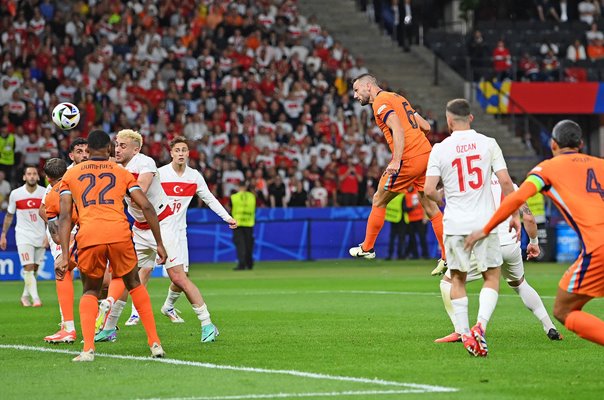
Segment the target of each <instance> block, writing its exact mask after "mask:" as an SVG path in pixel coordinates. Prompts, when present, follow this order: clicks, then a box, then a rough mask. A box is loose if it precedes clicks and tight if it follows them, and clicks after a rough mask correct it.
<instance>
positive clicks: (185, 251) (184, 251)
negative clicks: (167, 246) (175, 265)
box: [178, 229, 189, 272]
mask: <svg viewBox="0 0 604 400" xmlns="http://www.w3.org/2000/svg"><path fill="white" fill-rule="evenodd" d="M178 237H179V239H178V254H180V256H181V259H182V262H183V268H184V270H185V272H189V240H188V239H187V230H186V229H181V230H180V233H179V234H178Z"/></svg>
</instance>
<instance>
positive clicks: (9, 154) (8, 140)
mask: <svg viewBox="0 0 604 400" xmlns="http://www.w3.org/2000/svg"><path fill="white" fill-rule="evenodd" d="M15 161H16V160H15V135H13V134H12V133H10V132H9V130H8V126H6V125H5V124H1V125H0V171H1V172H2V173H3V174H4V177H5V179H7V180H9V181H11V182H12V181H13V179H15V176H14V172H15Z"/></svg>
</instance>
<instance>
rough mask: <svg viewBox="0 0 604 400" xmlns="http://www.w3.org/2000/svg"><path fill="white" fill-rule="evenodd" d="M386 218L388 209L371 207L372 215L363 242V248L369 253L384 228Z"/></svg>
mask: <svg viewBox="0 0 604 400" xmlns="http://www.w3.org/2000/svg"><path fill="white" fill-rule="evenodd" d="M385 218H386V209H385V208H378V207H371V213H370V214H369V218H367V230H366V231H365V240H364V241H363V244H362V248H363V250H364V251H369V250H371V249H373V246H375V241H376V240H377V237H378V235H379V233H380V231H381V230H382V227H383V226H384V219H385Z"/></svg>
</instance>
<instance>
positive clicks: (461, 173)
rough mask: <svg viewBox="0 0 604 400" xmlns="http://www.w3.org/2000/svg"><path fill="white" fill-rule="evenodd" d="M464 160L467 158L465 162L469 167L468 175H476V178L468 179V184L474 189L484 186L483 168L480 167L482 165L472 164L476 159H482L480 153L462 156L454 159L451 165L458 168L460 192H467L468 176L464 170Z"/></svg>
mask: <svg viewBox="0 0 604 400" xmlns="http://www.w3.org/2000/svg"><path fill="white" fill-rule="evenodd" d="M462 160H465V164H466V166H467V169H468V173H467V175H474V174H475V175H476V180H468V185H470V187H471V188H472V189H479V188H481V187H482V184H483V181H482V170H481V169H480V167H474V166H472V163H473V162H474V161H476V160H480V155H478V154H475V155H473V156H467V157H461V158H456V159H455V160H453V162H452V163H451V165H452V166H453V168H456V169H457V179H458V182H459V191H460V192H465V191H466V183H465V178H466V174H464V171H463V164H464V163H463V162H462Z"/></svg>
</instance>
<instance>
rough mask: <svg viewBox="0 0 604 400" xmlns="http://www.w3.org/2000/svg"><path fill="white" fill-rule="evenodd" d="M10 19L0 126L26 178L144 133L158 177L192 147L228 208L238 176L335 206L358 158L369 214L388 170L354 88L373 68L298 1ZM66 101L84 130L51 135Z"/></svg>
mask: <svg viewBox="0 0 604 400" xmlns="http://www.w3.org/2000/svg"><path fill="white" fill-rule="evenodd" d="M0 16H1V26H2V32H3V33H2V35H1V42H0V45H1V50H2V51H1V54H2V57H1V60H0V61H1V63H0V68H1V71H2V78H1V80H2V83H1V84H0V106H1V107H2V126H3V129H7V130H8V131H9V132H10V133H13V134H14V135H15V138H16V142H17V146H16V153H17V154H16V156H17V166H19V167H22V166H23V165H24V163H25V162H26V161H27V162H28V163H30V162H33V163H34V164H41V163H42V162H43V160H44V158H45V156H47V155H62V156H65V150H66V148H67V146H68V145H69V143H70V141H71V140H73V138H75V137H77V136H79V135H83V136H85V135H86V133H87V132H88V131H90V129H94V128H101V129H104V130H106V131H108V132H113V133H114V132H117V131H118V130H119V129H122V128H135V129H138V130H139V131H140V132H141V133H142V134H143V136H144V138H145V144H144V148H143V152H145V153H146V154H149V155H150V156H153V157H154V158H155V159H156V161H157V163H158V164H160V165H162V164H165V163H167V162H168V161H169V152H168V146H167V143H168V141H169V140H170V139H171V138H173V137H174V136H176V135H180V134H185V135H186V136H187V138H188V139H189V140H190V145H191V148H192V151H191V163H192V165H193V166H195V167H199V168H201V169H202V170H203V171H204V175H205V177H206V179H207V180H208V183H209V185H210V187H211V188H213V190H214V192H215V193H216V194H217V195H218V196H219V197H220V198H222V199H227V198H228V195H229V194H230V193H225V192H224V190H223V188H224V186H225V183H227V181H228V183H229V184H232V183H233V182H232V180H233V179H240V178H237V177H236V176H235V175H238V176H244V177H245V178H246V179H249V180H250V182H251V183H252V186H253V187H255V188H256V191H257V193H258V194H259V195H260V196H261V197H262V198H263V199H267V198H268V196H269V193H268V191H269V188H270V187H271V183H272V181H273V180H274V179H275V177H276V176H277V175H280V176H281V177H282V178H284V182H285V185H286V186H287V193H288V195H287V196H286V203H287V200H288V198H289V193H290V187H289V186H290V182H291V186H292V187H293V186H294V184H295V182H296V180H302V181H303V182H304V184H303V187H304V190H305V191H306V192H307V193H310V192H311V189H312V187H313V184H314V181H315V180H316V178H317V177H319V178H320V179H321V180H322V182H321V183H322V185H323V187H325V188H326V189H327V190H328V191H329V192H330V196H329V199H330V201H329V202H328V205H337V204H338V198H339V196H338V187H339V182H338V179H339V178H338V173H337V171H338V167H339V166H340V159H341V156H342V154H346V153H347V154H353V155H354V161H355V162H357V163H359V165H361V166H362V167H363V169H364V173H363V174H362V176H363V178H362V180H360V181H358V182H357V185H356V186H357V204H367V203H368V202H369V201H370V195H371V193H372V190H371V188H370V186H372V185H375V184H377V181H376V180H375V179H371V178H368V177H367V174H366V173H365V172H366V171H367V170H375V169H376V168H375V167H376V166H377V167H383V164H384V163H385V162H386V161H387V159H388V157H385V156H384V155H385V154H386V153H387V147H386V146H385V143H384V142H383V140H382V138H381V135H380V134H379V131H378V130H377V128H376V127H375V126H374V124H373V123H372V121H371V116H370V115H368V112H367V109H362V108H361V107H360V105H359V104H356V102H353V101H352V99H351V97H349V87H348V81H349V79H350V78H353V77H355V76H356V75H358V74H360V73H362V72H365V71H366V68H365V67H364V66H363V63H362V60H357V59H355V58H354V57H353V56H352V55H351V54H350V53H349V52H348V51H347V50H346V49H345V48H343V46H342V45H341V44H340V43H338V42H337V41H335V40H334V39H333V38H332V37H331V36H330V34H329V32H328V31H327V30H326V29H324V28H322V27H321V26H319V25H318V24H317V23H316V20H315V18H314V17H312V16H310V17H309V18H305V17H304V16H302V15H300V14H299V12H298V10H297V4H296V2H295V1H290V0H285V1H276V0H275V1H246V0H238V1H224V0H219V1H211V2H210V1H193V0H188V1H181V2H178V3H177V2H175V1H171V0H162V1H152V2H143V1H132V2H128V3H127V4H126V3H123V2H112V1H106V0H102V1H96V2H77V3H71V2H51V1H42V2H37V1H23V2H14V1H8V2H2V3H1V4H0ZM60 101H71V102H74V103H75V104H76V105H78V107H79V108H80V111H81V112H82V120H81V122H80V124H79V126H78V127H77V128H76V129H74V130H72V131H67V132H63V131H58V130H56V128H55V127H54V126H53V125H52V124H51V121H50V110H52V108H53V107H54V105H55V104H57V103H58V102H60ZM41 153H42V154H41ZM233 169H235V170H238V171H240V172H241V174H232V173H230V172H229V171H231V170H233ZM18 175H19V174H15V175H14V176H13V177H12V178H13V183H15V181H16V179H17V177H18ZM292 178H296V179H292ZM368 193H369V194H368ZM310 203H312V204H315V203H316V202H314V203H313V202H312V201H311V202H309V204H310ZM262 204H264V205H266V204H268V202H267V201H264V202H262Z"/></svg>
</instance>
